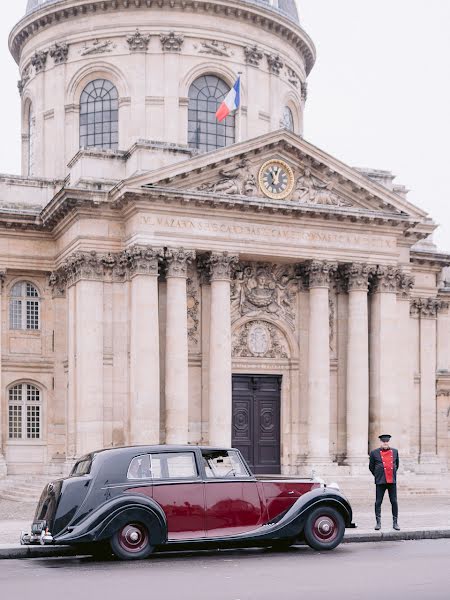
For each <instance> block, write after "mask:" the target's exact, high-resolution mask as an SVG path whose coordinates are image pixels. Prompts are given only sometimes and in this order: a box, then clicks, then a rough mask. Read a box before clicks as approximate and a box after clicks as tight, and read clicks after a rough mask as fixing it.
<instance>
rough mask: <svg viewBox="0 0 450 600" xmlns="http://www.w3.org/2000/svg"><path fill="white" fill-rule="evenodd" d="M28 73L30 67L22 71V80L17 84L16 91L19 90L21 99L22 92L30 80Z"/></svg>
mask: <svg viewBox="0 0 450 600" xmlns="http://www.w3.org/2000/svg"><path fill="white" fill-rule="evenodd" d="M30 71H31V66H28V68H26V69H24V70H23V74H22V79H19V81H18V82H17V89H18V90H19V94H20V96H21V97H22V94H23V90H24V89H25V86H26V85H27V83H28V82H29V81H30V79H31V73H30Z"/></svg>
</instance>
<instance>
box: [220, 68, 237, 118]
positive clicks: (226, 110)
mask: <svg viewBox="0 0 450 600" xmlns="http://www.w3.org/2000/svg"><path fill="white" fill-rule="evenodd" d="M240 103H241V77H240V76H239V77H238V78H237V80H236V83H235V84H234V85H233V87H232V88H231V90H230V91H229V92H228V94H227V95H226V97H225V100H224V101H223V102H222V104H221V105H220V106H219V108H218V110H217V112H216V118H217V120H218V121H219V123H220V122H221V121H223V120H224V119H226V118H227V117H228V115H229V114H230V113H232V112H233V111H234V110H237V109H238V108H239V105H240Z"/></svg>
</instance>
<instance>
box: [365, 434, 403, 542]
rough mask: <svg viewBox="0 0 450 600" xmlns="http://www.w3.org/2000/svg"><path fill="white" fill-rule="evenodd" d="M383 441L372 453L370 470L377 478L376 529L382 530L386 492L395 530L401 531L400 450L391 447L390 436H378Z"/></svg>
mask: <svg viewBox="0 0 450 600" xmlns="http://www.w3.org/2000/svg"><path fill="white" fill-rule="evenodd" d="M378 437H379V439H380V440H381V446H380V448H377V449H376V450H372V452H371V453H370V460H369V469H370V472H371V473H372V475H373V476H374V478H375V485H376V488H377V495H376V501H375V517H376V519H377V524H376V525H375V529H376V530H377V531H378V530H379V529H381V505H382V503H383V498H384V494H385V492H386V490H387V491H388V492H389V500H390V501H391V506H392V517H393V528H394V529H396V530H397V531H400V527H399V526H398V504H397V470H398V465H399V460H398V450H397V449H396V448H391V447H390V446H389V440H390V439H391V436H390V435H380V436H378Z"/></svg>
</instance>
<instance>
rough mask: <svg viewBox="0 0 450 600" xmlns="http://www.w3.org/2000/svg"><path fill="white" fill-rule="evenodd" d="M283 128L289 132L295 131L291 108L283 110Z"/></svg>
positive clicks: (287, 107) (286, 107)
mask: <svg viewBox="0 0 450 600" xmlns="http://www.w3.org/2000/svg"><path fill="white" fill-rule="evenodd" d="M281 126H282V127H284V128H285V129H287V130H288V131H294V129H295V127H294V115H293V114H292V110H291V109H290V108H289V106H285V107H284V109H283V118H282V119H281Z"/></svg>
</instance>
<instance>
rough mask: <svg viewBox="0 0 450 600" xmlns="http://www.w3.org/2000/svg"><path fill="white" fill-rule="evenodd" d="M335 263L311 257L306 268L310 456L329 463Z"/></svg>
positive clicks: (317, 463) (319, 462) (311, 459)
mask: <svg viewBox="0 0 450 600" xmlns="http://www.w3.org/2000/svg"><path fill="white" fill-rule="evenodd" d="M335 271H336V265H332V264H330V263H327V262H319V261H311V262H310V263H307V264H306V265H305V266H304V268H303V272H304V274H305V283H306V284H307V285H308V287H309V336H308V337H309V342H308V344H309V372H308V436H307V437H308V460H307V462H308V463H309V464H311V465H314V466H317V467H319V468H320V467H321V466H324V467H325V466H327V465H329V464H330V462H331V461H330V328H329V304H328V299H329V298H328V297H329V286H330V276H331V275H332V273H334V272H335Z"/></svg>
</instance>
